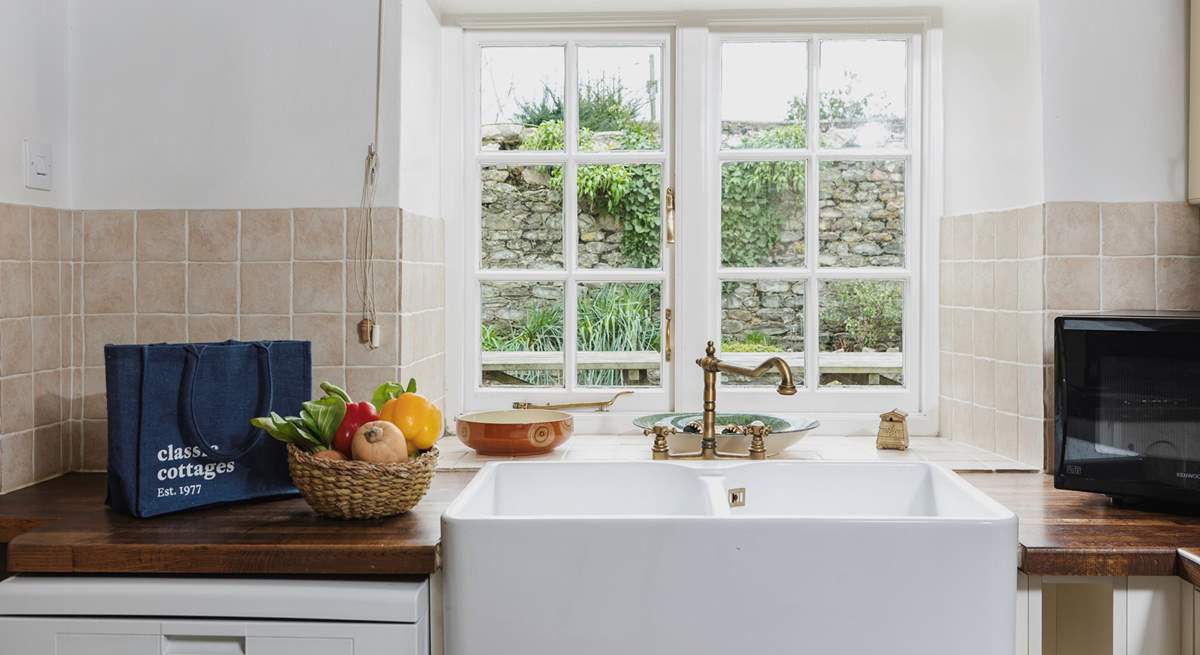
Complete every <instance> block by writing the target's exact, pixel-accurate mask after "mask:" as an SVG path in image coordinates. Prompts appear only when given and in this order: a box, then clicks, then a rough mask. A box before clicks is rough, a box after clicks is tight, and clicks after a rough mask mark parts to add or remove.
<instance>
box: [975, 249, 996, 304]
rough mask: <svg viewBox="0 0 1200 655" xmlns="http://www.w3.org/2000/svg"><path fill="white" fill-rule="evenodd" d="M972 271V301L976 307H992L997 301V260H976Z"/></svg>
mask: <svg viewBox="0 0 1200 655" xmlns="http://www.w3.org/2000/svg"><path fill="white" fill-rule="evenodd" d="M972 268H973V273H972V285H971V288H972V293H971V301H972V304H973V305H974V306H975V307H983V308H990V307H993V306H995V303H996V264H995V262H991V261H986V262H978V261H977V262H975V264H974V266H973V267H972Z"/></svg>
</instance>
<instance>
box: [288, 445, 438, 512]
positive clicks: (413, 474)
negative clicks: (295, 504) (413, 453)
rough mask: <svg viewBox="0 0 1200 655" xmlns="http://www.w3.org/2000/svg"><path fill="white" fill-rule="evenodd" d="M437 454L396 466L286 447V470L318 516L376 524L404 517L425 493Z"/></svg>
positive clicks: (426, 453)
mask: <svg viewBox="0 0 1200 655" xmlns="http://www.w3.org/2000/svg"><path fill="white" fill-rule="evenodd" d="M437 459H438V451H437V448H432V449H430V450H429V451H427V452H424V453H421V455H420V456H419V457H417V458H416V459H413V460H409V461H407V462H398V463H396V464H371V463H369V462H355V461H346V460H336V459H319V458H316V457H313V456H312V455H309V454H308V453H306V452H304V451H303V450H300V449H299V448H296V447H295V446H293V445H291V444H289V445H288V469H289V470H291V472H292V482H293V483H295V485H296V488H297V489H299V490H300V495H302V496H304V500H306V501H308V504H309V505H310V506H311V507H312V508H313V511H315V512H316V513H318V514H320V515H321V516H327V517H329V518H335V519H377V518H381V517H384V516H392V515H393V514H400V513H402V512H407V511H408V510H410V509H412V508H413V507H415V506H416V504H417V503H418V502H420V500H421V498H422V497H423V496H424V495H425V492H426V491H429V483H430V482H432V481H433V471H434V469H435V468H437Z"/></svg>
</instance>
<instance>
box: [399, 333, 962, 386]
mask: <svg viewBox="0 0 1200 655" xmlns="http://www.w3.org/2000/svg"><path fill="white" fill-rule="evenodd" d="M401 349H403V346H401ZM953 388H954V354H953V353H950V352H946V351H942V352H939V353H938V391H939V392H940V393H941V395H943V396H945V397H947V398H948V397H949V396H950V390H951V389H953Z"/></svg>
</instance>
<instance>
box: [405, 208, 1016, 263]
mask: <svg viewBox="0 0 1200 655" xmlns="http://www.w3.org/2000/svg"><path fill="white" fill-rule="evenodd" d="M974 230H975V238H974V239H973V242H974V246H973V257H974V259H985V260H986V259H995V258H996V215H995V214H993V213H991V212H984V213H982V214H975V227H974ZM405 236H407V234H406V235H405Z"/></svg>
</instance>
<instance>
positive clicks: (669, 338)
mask: <svg viewBox="0 0 1200 655" xmlns="http://www.w3.org/2000/svg"><path fill="white" fill-rule="evenodd" d="M665 315H666V319H667V327H666V331H665V332H664V338H663V341H664V343H665V345H664V346H663V355H665V356H666V358H667V361H668V362H669V361H671V356H672V355H673V354H674V352H675V337H674V335H673V334H672V332H674V328H675V326H674V325H673V324H674V322H675V321H674V318H675V312H673V311H671V310H670V309H667V310H666V312H665Z"/></svg>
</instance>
